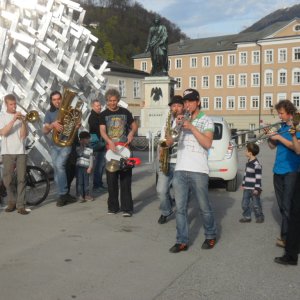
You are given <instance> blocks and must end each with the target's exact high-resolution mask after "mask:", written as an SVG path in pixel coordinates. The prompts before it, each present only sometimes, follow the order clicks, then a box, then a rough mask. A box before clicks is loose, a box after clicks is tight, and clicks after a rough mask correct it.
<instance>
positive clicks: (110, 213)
mask: <svg viewBox="0 0 300 300" xmlns="http://www.w3.org/2000/svg"><path fill="white" fill-rule="evenodd" d="M117 213H118V211H114V210H108V212H107V214H108V215H115V214H117Z"/></svg>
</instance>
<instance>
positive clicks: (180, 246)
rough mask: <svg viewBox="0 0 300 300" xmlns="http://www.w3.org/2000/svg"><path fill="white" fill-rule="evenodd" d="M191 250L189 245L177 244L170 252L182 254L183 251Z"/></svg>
mask: <svg viewBox="0 0 300 300" xmlns="http://www.w3.org/2000/svg"><path fill="white" fill-rule="evenodd" d="M188 248H189V246H188V245H187V244H179V243H178V244H177V243H176V244H175V245H174V246H173V247H171V248H170V249H169V252H171V253H178V252H181V251H186V250H187V249H188Z"/></svg>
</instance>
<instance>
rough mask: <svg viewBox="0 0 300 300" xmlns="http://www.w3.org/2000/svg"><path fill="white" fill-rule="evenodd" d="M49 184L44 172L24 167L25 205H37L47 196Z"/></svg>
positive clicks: (38, 168)
mask: <svg viewBox="0 0 300 300" xmlns="http://www.w3.org/2000/svg"><path fill="white" fill-rule="evenodd" d="M49 190H50V182H49V179H48V176H47V174H46V172H45V171H44V170H43V169H41V168H40V167H36V166H27V167H26V203H27V204H28V205H38V204H40V203H42V202H43V201H44V200H45V199H46V198H47V196H48V194H49Z"/></svg>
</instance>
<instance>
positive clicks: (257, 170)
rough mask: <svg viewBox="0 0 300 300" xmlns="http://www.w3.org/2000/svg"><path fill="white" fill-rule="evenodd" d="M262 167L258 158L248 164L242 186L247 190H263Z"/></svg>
mask: <svg viewBox="0 0 300 300" xmlns="http://www.w3.org/2000/svg"><path fill="white" fill-rule="evenodd" d="M261 174H262V166H261V164H260V163H259V161H258V160H257V158H255V159H253V160H251V161H249V160H248V162H247V163H246V168H245V173H244V178H243V183H242V186H243V187H244V189H246V190H261Z"/></svg>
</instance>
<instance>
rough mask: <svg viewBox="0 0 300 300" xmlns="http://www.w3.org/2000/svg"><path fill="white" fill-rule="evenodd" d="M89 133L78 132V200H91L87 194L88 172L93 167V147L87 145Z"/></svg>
mask: <svg viewBox="0 0 300 300" xmlns="http://www.w3.org/2000/svg"><path fill="white" fill-rule="evenodd" d="M90 138H91V136H90V134H89V133H88V132H87V131H81V132H80V134H79V144H80V145H79V146H78V147H76V152H77V160H76V186H77V193H78V194H79V200H80V202H86V201H93V200H94V198H93V197H91V196H90V194H89V174H91V172H92V168H93V149H92V148H90V147H89V143H90Z"/></svg>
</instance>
